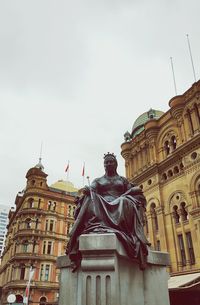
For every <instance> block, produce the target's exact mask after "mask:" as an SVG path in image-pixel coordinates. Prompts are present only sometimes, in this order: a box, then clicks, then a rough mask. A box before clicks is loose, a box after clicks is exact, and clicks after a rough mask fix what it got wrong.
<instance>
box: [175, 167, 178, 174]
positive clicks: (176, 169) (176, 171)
mask: <svg viewBox="0 0 200 305" xmlns="http://www.w3.org/2000/svg"><path fill="white" fill-rule="evenodd" d="M178 173H179V168H178V166H175V167H174V174H178Z"/></svg>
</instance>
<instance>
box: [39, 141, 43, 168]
mask: <svg viewBox="0 0 200 305" xmlns="http://www.w3.org/2000/svg"><path fill="white" fill-rule="evenodd" d="M42 148H43V141H42V142H41V146H40V156H39V163H41V162H42Z"/></svg>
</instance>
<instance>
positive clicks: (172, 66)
mask: <svg viewBox="0 0 200 305" xmlns="http://www.w3.org/2000/svg"><path fill="white" fill-rule="evenodd" d="M170 61H171V68H172V75H173V80H174V91H175V94H176V95H177V89H176V79H175V73H174V65H173V60H172V57H170Z"/></svg>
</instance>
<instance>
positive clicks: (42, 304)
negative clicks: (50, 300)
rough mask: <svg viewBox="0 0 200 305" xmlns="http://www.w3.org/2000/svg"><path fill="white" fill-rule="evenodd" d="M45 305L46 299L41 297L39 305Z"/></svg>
mask: <svg viewBox="0 0 200 305" xmlns="http://www.w3.org/2000/svg"><path fill="white" fill-rule="evenodd" d="M46 303H47V298H46V297H41V298H40V305H46Z"/></svg>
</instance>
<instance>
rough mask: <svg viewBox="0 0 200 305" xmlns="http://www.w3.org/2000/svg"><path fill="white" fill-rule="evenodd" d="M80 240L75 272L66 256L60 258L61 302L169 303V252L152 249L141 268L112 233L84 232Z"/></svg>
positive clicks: (109, 304)
mask: <svg viewBox="0 0 200 305" xmlns="http://www.w3.org/2000/svg"><path fill="white" fill-rule="evenodd" d="M79 241H80V244H79V250H80V251H81V254H82V261H81V266H80V267H79V269H78V270H77V271H76V272H72V269H71V267H70V266H71V264H70V262H69V260H68V257H67V256H63V257H59V258H58V262H57V264H58V267H59V268H60V269H61V277H60V294H59V305H130V304H131V305H160V304H162V305H169V296H168V289H167V280H168V274H167V272H166V265H168V264H169V255H168V253H163V252H157V251H150V250H149V255H148V259H147V268H146V269H145V270H144V271H141V270H140V269H139V265H138V262H137V261H131V260H130V259H129V258H128V257H127V255H126V252H125V250H124V248H123V246H122V244H121V243H120V242H119V241H118V239H117V237H116V235H115V234H113V233H106V234H88V235H82V236H80V239H79ZM158 292H159V293H158Z"/></svg>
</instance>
